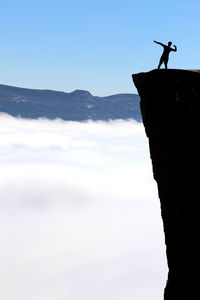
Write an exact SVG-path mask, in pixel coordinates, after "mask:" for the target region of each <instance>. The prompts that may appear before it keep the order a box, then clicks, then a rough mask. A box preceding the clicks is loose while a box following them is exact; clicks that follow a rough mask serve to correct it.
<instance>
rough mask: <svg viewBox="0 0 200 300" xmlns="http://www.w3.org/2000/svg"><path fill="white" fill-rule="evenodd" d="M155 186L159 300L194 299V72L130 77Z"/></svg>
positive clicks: (198, 99)
mask: <svg viewBox="0 0 200 300" xmlns="http://www.w3.org/2000/svg"><path fill="white" fill-rule="evenodd" d="M133 81H134V83H135V85H136V87H137V90H138V93H139V95H140V98H141V103H140V105H141V112H142V118H143V123H144V126H145V131H146V134H147V136H148V138H149V148H150V155H151V160H152V165H153V174H154V179H155V180H156V182H157V185H158V193H159V198H160V202H161V215H162V219H163V224H164V233H165V243H166V252H167V261H168V267H169V273H168V280H167V285H166V288H165V291H164V299H165V300H180V299H181V300H183V299H200V243H199V241H200V190H199V189H200V176H199V173H200V73H199V70H176V69H168V70H165V69H160V70H153V71H150V72H147V73H139V74H133Z"/></svg>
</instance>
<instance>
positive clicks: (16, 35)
mask: <svg viewBox="0 0 200 300" xmlns="http://www.w3.org/2000/svg"><path fill="white" fill-rule="evenodd" d="M0 3H1V6H0V7H1V17H0V39H1V47H0V83H2V84H8V85H15V86H20V87H28V88H41V89H54V90H62V91H66V92H71V91H73V90H75V89H84V90H88V91H90V92H91V93H92V94H93V95H99V96H102V95H110V94H115V93H134V92H136V90H135V88H134V86H133V84H132V81H131V74H132V73H137V72H143V71H149V70H151V69H154V68H156V67H157V64H158V60H159V57H160V55H161V53H162V48H161V47H160V46H159V45H156V44H154V43H153V40H154V39H155V40H158V41H161V42H163V43H167V42H168V41H170V40H171V41H172V43H173V44H176V45H177V47H178V52H177V53H171V55H170V61H169V68H186V69H187V68H193V69H194V68H197V69H198V68H200V36H199V28H200V18H199V12H200V1H199V0H191V1H188V0H168V1H160V0H152V1H149V0H137V1H135V0H116V1H113V0H101V1H97V0H54V1H52V0H48V1H47V0H40V1H39V0H29V1H27V0H7V1H1V2H0Z"/></svg>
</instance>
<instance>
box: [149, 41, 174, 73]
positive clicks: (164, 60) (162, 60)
mask: <svg viewBox="0 0 200 300" xmlns="http://www.w3.org/2000/svg"><path fill="white" fill-rule="evenodd" d="M154 43H156V44H158V45H161V46H163V48H164V50H163V54H162V55H161V58H160V61H159V65H158V69H160V67H161V65H162V63H164V65H165V69H167V64H168V60H169V53H170V52H171V51H174V52H176V51H177V47H176V46H175V45H174V48H171V47H170V46H171V45H172V42H168V46H167V45H165V44H162V43H160V42H156V41H154Z"/></svg>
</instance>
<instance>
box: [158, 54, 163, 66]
mask: <svg viewBox="0 0 200 300" xmlns="http://www.w3.org/2000/svg"><path fill="white" fill-rule="evenodd" d="M163 61H164V60H163V58H162V56H161V58H160V61H159V64H158V69H160V67H161V65H162V63H163Z"/></svg>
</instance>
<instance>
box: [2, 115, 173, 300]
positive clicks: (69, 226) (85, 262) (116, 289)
mask: <svg viewBox="0 0 200 300" xmlns="http://www.w3.org/2000/svg"><path fill="white" fill-rule="evenodd" d="M0 168H1V172H0V240H1V247H0V261H1V264H0V266H1V267H0V282H1V287H0V298H1V299H4V300H10V299H15V300H27V299H29V300H36V299H37V300H44V299H45V300H66V299H70V300H80V299H81V300H124V299H126V300H133V299H137V300H146V299H148V300H160V299H161V298H162V295H163V289H164V286H165V282H166V277H167V267H166V258H165V246H164V234H163V225H162V220H161V216H160V204H159V200H158V195H157V186H156V183H155V181H154V180H153V176H152V167H151V161H150V157H149V149H148V141H147V138H146V136H145V133H144V128H143V125H142V124H141V123H137V122H135V121H133V120H132V121H131V120H130V121H123V120H117V121H110V122H93V121H88V122H84V123H79V122H68V121H62V120H59V119H58V120H54V121H50V120H46V119H39V120H25V119H20V118H14V117H11V116H8V115H6V114H1V115H0Z"/></svg>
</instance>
